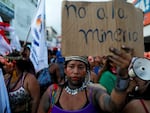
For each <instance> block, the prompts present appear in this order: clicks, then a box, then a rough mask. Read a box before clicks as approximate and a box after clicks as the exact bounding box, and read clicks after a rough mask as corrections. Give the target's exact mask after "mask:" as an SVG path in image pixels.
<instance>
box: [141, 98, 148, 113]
mask: <svg viewBox="0 0 150 113" xmlns="http://www.w3.org/2000/svg"><path fill="white" fill-rule="evenodd" d="M140 102H141V104H142V106H143V107H144V110H145V112H146V113H149V111H148V109H147V108H146V105H145V103H144V101H143V99H140Z"/></svg>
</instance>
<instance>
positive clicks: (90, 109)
mask: <svg viewBox="0 0 150 113" xmlns="http://www.w3.org/2000/svg"><path fill="white" fill-rule="evenodd" d="M52 113H98V110H97V109H96V108H95V107H94V105H93V104H92V103H91V102H90V103H89V104H88V105H87V106H86V107H84V108H83V109H80V110H74V111H67V110H63V109H61V108H59V107H58V106H56V105H54V106H53V108H52Z"/></svg>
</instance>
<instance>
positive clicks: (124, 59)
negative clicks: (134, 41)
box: [110, 46, 150, 113]
mask: <svg viewBox="0 0 150 113" xmlns="http://www.w3.org/2000/svg"><path fill="white" fill-rule="evenodd" d="M122 49H123V50H125V51H129V50H130V49H131V48H128V47H125V46H122ZM110 51H111V52H112V53H114V55H113V56H112V57H110V60H111V61H113V62H114V63H115V64H116V65H118V66H119V67H120V68H122V70H124V71H122V72H121V73H119V74H120V75H122V76H123V77H124V78H117V81H120V82H122V85H123V84H124V85H125V84H126V86H127V87H131V86H133V88H132V90H131V91H130V93H129V94H128V96H127V99H126V105H125V107H124V109H123V110H122V112H121V113H150V60H149V59H146V58H142V57H132V55H129V54H125V53H124V52H121V51H119V50H118V49H116V48H111V49H110Z"/></svg>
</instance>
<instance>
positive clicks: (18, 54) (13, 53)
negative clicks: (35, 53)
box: [4, 51, 22, 60]
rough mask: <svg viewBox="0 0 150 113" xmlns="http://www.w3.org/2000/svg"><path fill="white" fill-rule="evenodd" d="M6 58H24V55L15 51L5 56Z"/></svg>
mask: <svg viewBox="0 0 150 113" xmlns="http://www.w3.org/2000/svg"><path fill="white" fill-rule="evenodd" d="M4 58H6V59H9V60H20V59H22V56H21V54H20V52H18V51H13V52H12V53H10V54H8V55H6V56H4Z"/></svg>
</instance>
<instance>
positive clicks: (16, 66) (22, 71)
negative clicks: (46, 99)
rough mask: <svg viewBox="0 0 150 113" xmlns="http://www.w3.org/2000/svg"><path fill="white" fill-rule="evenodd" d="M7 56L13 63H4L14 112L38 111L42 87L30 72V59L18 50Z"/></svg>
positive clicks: (34, 112) (32, 112)
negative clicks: (23, 57)
mask: <svg viewBox="0 0 150 113" xmlns="http://www.w3.org/2000/svg"><path fill="white" fill-rule="evenodd" d="M5 58H6V59H7V60H8V62H9V63H10V64H11V65H9V66H8V65H4V70H6V72H7V73H6V74H7V76H6V75H5V82H6V86H7V90H8V95H9V101H10V107H11V111H12V113H36V112H37V111H36V110H37V108H38V105H39V100H40V88H39V84H38V81H37V80H36V78H35V76H34V75H33V74H31V73H30V72H29V67H28V66H29V64H28V61H27V60H23V59H22V57H21V56H20V53H17V52H15V53H11V54H10V55H8V56H5Z"/></svg>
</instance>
